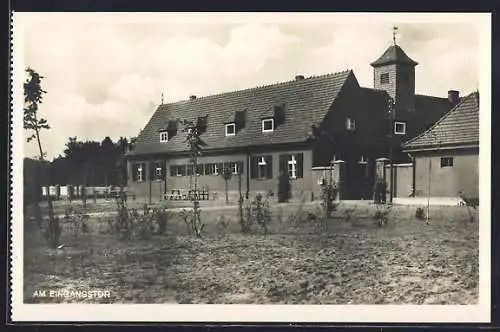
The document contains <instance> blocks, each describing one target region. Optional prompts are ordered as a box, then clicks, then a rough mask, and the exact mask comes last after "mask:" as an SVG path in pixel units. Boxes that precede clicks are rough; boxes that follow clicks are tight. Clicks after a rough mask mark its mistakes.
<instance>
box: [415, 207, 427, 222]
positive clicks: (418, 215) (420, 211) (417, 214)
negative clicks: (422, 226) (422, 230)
mask: <svg viewBox="0 0 500 332" xmlns="http://www.w3.org/2000/svg"><path fill="white" fill-rule="evenodd" d="M415 218H417V219H418V220H424V219H425V211H424V209H423V208H421V207H419V208H417V211H416V212H415Z"/></svg>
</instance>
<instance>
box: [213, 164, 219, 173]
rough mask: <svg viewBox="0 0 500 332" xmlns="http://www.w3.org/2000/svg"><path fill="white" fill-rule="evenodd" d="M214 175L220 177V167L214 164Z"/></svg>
mask: <svg viewBox="0 0 500 332" xmlns="http://www.w3.org/2000/svg"><path fill="white" fill-rule="evenodd" d="M213 175H219V165H217V164H214V172H213Z"/></svg>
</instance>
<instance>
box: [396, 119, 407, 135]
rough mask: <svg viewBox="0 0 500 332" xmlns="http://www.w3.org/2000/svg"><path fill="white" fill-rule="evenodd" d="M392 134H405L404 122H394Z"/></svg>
mask: <svg viewBox="0 0 500 332" xmlns="http://www.w3.org/2000/svg"><path fill="white" fill-rule="evenodd" d="M394 134H396V135H404V134H406V123H405V122H394Z"/></svg>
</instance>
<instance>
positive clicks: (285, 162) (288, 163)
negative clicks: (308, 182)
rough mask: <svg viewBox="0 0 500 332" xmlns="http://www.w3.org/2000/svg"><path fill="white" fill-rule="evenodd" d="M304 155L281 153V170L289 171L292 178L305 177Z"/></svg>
mask: <svg viewBox="0 0 500 332" xmlns="http://www.w3.org/2000/svg"><path fill="white" fill-rule="evenodd" d="M303 164H304V155H303V154H302V153H294V154H281V155H280V158H279V170H280V174H281V173H282V172H288V177H289V178H290V179H292V180H294V179H301V178H302V177H303V168H304V165H303Z"/></svg>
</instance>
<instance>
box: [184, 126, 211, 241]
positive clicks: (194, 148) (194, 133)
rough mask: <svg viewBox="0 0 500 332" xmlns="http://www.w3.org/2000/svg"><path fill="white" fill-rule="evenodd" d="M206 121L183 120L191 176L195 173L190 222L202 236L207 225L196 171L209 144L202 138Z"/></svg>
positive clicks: (194, 229)
mask: <svg viewBox="0 0 500 332" xmlns="http://www.w3.org/2000/svg"><path fill="white" fill-rule="evenodd" d="M205 121H206V118H205V119H204V120H202V121H200V120H198V122H197V123H196V124H194V123H193V122H192V121H187V120H184V121H182V123H183V125H184V129H183V132H185V133H186V143H187V146H188V148H189V164H190V167H191V170H192V171H191V177H192V176H193V174H194V195H191V197H192V198H191V199H192V201H193V211H192V214H191V216H190V220H189V223H190V225H191V231H192V232H193V233H194V234H195V235H196V236H197V237H201V232H202V231H203V228H204V227H205V225H204V224H203V223H202V222H201V219H200V214H201V209H200V202H199V198H198V176H197V175H196V171H197V170H198V157H199V156H200V155H201V154H202V153H203V149H204V147H205V146H206V145H207V144H206V143H205V141H204V140H203V139H202V138H201V134H202V133H203V131H204V130H205V129H206V128H205V127H206V123H204V122H205ZM190 189H193V188H190Z"/></svg>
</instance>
